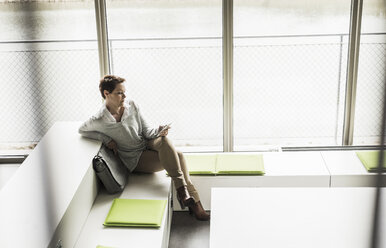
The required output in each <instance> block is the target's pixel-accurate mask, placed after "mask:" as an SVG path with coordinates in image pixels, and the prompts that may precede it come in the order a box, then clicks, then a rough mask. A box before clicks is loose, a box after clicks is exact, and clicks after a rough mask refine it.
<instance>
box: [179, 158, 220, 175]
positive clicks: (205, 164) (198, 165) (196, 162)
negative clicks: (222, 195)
mask: <svg viewBox="0 0 386 248" xmlns="http://www.w3.org/2000/svg"><path fill="white" fill-rule="evenodd" d="M216 159H217V155H216V154H200V155H195V154H194V155H185V160H186V164H187V166H188V169H189V174H191V175H213V174H215V173H216Z"/></svg>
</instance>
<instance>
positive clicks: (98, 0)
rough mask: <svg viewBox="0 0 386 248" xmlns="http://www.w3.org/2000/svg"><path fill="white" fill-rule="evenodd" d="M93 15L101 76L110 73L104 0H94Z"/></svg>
mask: <svg viewBox="0 0 386 248" xmlns="http://www.w3.org/2000/svg"><path fill="white" fill-rule="evenodd" d="M95 17H96V29H97V35H98V55H99V69H100V76H101V77H103V76H104V75H106V74H110V66H109V65H110V63H109V48H108V35H107V21H106V1H105V0H95Z"/></svg>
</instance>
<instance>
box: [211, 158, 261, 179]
mask: <svg viewBox="0 0 386 248" xmlns="http://www.w3.org/2000/svg"><path fill="white" fill-rule="evenodd" d="M216 170H217V174H219V175H221V174H225V175H262V174H264V160H263V155H262V154H252V155H251V154H232V153H228V154H227V153H224V154H219V155H218V157H217V164H216Z"/></svg>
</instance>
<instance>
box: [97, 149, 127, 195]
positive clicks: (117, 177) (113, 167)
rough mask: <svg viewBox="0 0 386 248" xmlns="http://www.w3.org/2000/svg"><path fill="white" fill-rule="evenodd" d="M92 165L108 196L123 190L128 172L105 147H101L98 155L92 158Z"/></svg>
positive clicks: (118, 159) (117, 158)
mask: <svg viewBox="0 0 386 248" xmlns="http://www.w3.org/2000/svg"><path fill="white" fill-rule="evenodd" d="M92 165H93V169H94V171H95V173H96V174H97V176H98V178H99V179H100V180H101V181H102V184H103V185H104V187H105V188H106V190H107V192H108V193H109V194H114V193H118V192H121V191H122V190H123V189H124V188H125V186H126V184H127V180H128V176H129V170H128V169H127V168H126V166H124V164H123V163H122V161H121V159H120V158H119V157H118V156H116V155H115V154H114V152H113V151H112V150H110V149H108V148H107V147H106V146H105V145H102V146H101V148H100V150H99V152H98V154H97V155H96V156H95V157H94V158H93V160H92Z"/></svg>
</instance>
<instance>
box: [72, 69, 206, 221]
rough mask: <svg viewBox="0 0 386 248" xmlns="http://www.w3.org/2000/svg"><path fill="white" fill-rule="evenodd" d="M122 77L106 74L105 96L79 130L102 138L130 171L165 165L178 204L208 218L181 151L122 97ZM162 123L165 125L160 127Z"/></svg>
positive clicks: (102, 87)
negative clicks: (96, 109) (148, 123)
mask: <svg viewBox="0 0 386 248" xmlns="http://www.w3.org/2000/svg"><path fill="white" fill-rule="evenodd" d="M124 82H125V79H123V78H121V77H117V76H112V75H107V76H105V77H103V78H102V79H101V80H100V84H99V90H100V93H101V95H102V97H103V98H104V99H105V100H106V102H105V104H104V105H103V106H102V108H101V109H100V110H99V112H98V113H97V114H96V115H94V116H92V117H91V118H90V119H89V120H88V121H86V122H85V123H83V124H82V126H81V127H80V128H79V132H80V133H81V134H82V135H83V136H85V137H88V138H93V139H98V140H100V141H102V142H103V143H104V144H105V145H106V146H107V147H108V148H109V149H111V150H113V151H114V153H115V154H117V155H118V156H119V157H120V159H121V160H122V162H123V163H124V164H125V166H126V167H127V168H128V169H129V171H130V172H133V171H134V172H143V173H153V172H157V171H161V170H163V169H165V170H166V171H167V172H168V174H169V176H170V177H171V178H172V179H173V182H174V185H175V187H176V189H177V198H178V201H179V203H180V205H181V208H185V207H186V206H187V207H188V208H189V212H190V213H191V214H193V215H194V216H195V217H196V218H197V219H198V220H209V219H210V216H209V215H208V214H207V213H206V212H205V210H204V208H203V207H202V204H201V202H200V198H199V195H198V193H197V191H196V189H195V188H194V186H193V184H192V181H191V180H190V177H189V171H188V169H187V167H186V162H185V159H184V155H183V154H182V153H181V152H179V151H176V150H175V148H174V146H173V144H172V143H171V141H170V140H169V139H168V138H167V137H166V136H167V135H168V127H165V126H160V127H159V128H150V127H149V126H148V125H147V123H146V121H145V120H144V119H143V117H142V115H141V111H140V110H139V108H138V106H137V105H136V104H135V103H134V102H133V101H125V99H126V95H125V85H124ZM164 127H165V128H164Z"/></svg>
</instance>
